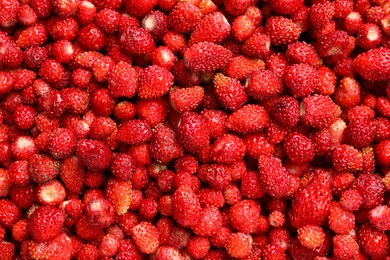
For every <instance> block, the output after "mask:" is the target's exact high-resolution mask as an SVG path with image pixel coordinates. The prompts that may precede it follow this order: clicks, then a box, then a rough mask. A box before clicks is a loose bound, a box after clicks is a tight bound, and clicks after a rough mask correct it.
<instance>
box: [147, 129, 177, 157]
mask: <svg viewBox="0 0 390 260" xmlns="http://www.w3.org/2000/svg"><path fill="white" fill-rule="evenodd" d="M150 152H151V155H152V157H153V158H154V159H155V160H157V161H158V162H160V163H163V164H166V163H168V162H170V161H172V160H173V159H176V158H178V157H180V156H182V155H183V147H182V145H181V143H180V142H179V141H178V139H177V136H176V133H175V132H174V131H173V129H172V127H171V126H168V125H164V124H159V125H157V126H156V127H155V128H154V133H153V135H152V138H151V140H150Z"/></svg>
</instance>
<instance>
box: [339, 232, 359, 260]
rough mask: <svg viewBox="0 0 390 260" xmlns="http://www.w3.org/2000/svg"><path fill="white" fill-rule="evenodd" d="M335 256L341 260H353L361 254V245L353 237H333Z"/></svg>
mask: <svg viewBox="0 0 390 260" xmlns="http://www.w3.org/2000/svg"><path fill="white" fill-rule="evenodd" d="M333 254H334V256H335V257H337V258H339V259H351V258H352V259H353V258H354V257H357V255H358V254H359V244H358V243H357V242H356V238H354V237H353V236H351V235H336V236H334V237H333Z"/></svg>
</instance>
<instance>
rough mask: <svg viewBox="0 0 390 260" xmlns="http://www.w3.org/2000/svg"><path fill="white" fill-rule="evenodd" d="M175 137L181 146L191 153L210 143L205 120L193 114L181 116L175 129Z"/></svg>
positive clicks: (187, 113)
mask: <svg viewBox="0 0 390 260" xmlns="http://www.w3.org/2000/svg"><path fill="white" fill-rule="evenodd" d="M177 136H178V139H179V141H180V142H181V143H182V144H183V146H184V147H185V148H186V149H187V150H188V151H189V152H192V153H195V152H197V151H199V150H200V149H202V148H203V147H205V146H207V145H208V144H209V141H210V136H209V133H208V130H207V125H206V122H205V120H204V119H203V118H202V117H201V116H200V115H198V114H196V113H194V112H185V113H183V114H182V116H181V118H180V124H179V126H178V127H177Z"/></svg>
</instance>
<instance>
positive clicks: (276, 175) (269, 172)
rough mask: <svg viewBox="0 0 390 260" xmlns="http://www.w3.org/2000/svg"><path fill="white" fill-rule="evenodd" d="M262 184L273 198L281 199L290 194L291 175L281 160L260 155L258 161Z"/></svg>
mask: <svg viewBox="0 0 390 260" xmlns="http://www.w3.org/2000/svg"><path fill="white" fill-rule="evenodd" d="M258 168H259V174H260V182H261V183H262V185H263V186H264V188H265V191H266V192H267V193H268V194H270V195H271V196H272V197H276V198H280V197H284V196H286V195H287V194H289V192H290V189H291V184H290V180H291V177H290V174H289V173H288V171H287V170H286V168H284V167H283V165H282V163H281V161H280V160H278V159H276V158H275V157H273V156H272V155H266V154H264V155H260V157H259V160H258Z"/></svg>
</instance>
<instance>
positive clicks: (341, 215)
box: [328, 202, 355, 235]
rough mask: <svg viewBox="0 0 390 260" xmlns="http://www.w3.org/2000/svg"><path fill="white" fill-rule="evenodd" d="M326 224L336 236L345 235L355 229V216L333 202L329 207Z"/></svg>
mask: <svg viewBox="0 0 390 260" xmlns="http://www.w3.org/2000/svg"><path fill="white" fill-rule="evenodd" d="M328 224H329V228H330V229H331V230H332V231H333V232H335V233H336V234H342V235H347V234H349V233H350V232H351V231H352V230H353V228H355V216H354V215H353V213H352V212H350V211H347V210H345V209H343V208H342V207H341V205H340V204H339V203H336V202H334V203H333V204H332V205H331V207H330V211H329V217H328Z"/></svg>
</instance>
